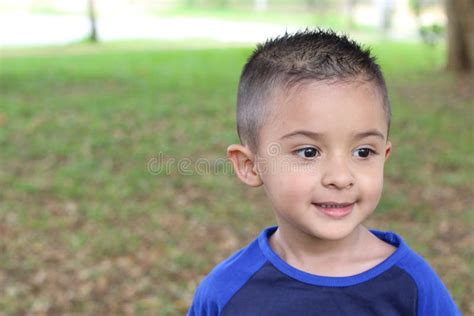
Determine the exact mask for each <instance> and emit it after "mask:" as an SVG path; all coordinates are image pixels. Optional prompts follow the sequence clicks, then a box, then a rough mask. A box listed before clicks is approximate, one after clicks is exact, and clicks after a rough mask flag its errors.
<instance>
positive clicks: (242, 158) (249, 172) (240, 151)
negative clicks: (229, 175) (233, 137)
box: [227, 144, 263, 187]
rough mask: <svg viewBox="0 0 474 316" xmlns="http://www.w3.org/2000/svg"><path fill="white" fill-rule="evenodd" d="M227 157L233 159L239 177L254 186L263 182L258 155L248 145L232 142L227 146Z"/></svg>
mask: <svg viewBox="0 0 474 316" xmlns="http://www.w3.org/2000/svg"><path fill="white" fill-rule="evenodd" d="M227 158H229V159H230V161H232V164H233V165H234V170H235V173H236V174H237V177H238V178H239V179H240V181H242V182H243V183H245V184H247V185H250V186H252V187H258V186H261V185H262V184H263V182H262V179H261V178H260V175H259V174H258V171H257V164H256V159H255V158H256V157H255V155H254V154H253V153H252V152H251V151H250V149H249V148H247V147H246V146H242V145H239V144H232V145H230V146H229V147H227Z"/></svg>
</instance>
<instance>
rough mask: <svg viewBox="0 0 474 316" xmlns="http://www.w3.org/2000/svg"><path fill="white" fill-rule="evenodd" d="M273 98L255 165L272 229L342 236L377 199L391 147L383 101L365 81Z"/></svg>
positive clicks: (323, 85) (316, 87) (307, 88)
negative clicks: (267, 202)
mask: <svg viewBox="0 0 474 316" xmlns="http://www.w3.org/2000/svg"><path fill="white" fill-rule="evenodd" d="M277 99H278V100H277V101H276V104H274V107H273V108H272V116H271V118H269V120H268V121H267V123H266V125H265V126H263V127H262V129H261V133H260V138H259V140H260V142H259V148H258V152H257V155H256V156H255V162H256V170H257V174H258V177H259V178H260V180H261V182H263V185H264V188H265V191H266V193H267V195H268V197H269V198H270V200H271V202H272V205H273V208H274V211H275V213H276V217H277V222H278V225H279V226H280V228H281V229H284V230H286V231H287V232H293V233H297V234H301V233H303V234H308V235H311V236H313V237H316V238H320V239H328V240H336V239H341V238H344V237H346V236H348V235H349V234H351V232H353V231H354V229H355V228H356V227H357V226H358V225H359V224H361V223H362V222H363V221H364V220H365V219H366V218H367V216H369V215H370V214H371V213H372V212H373V211H374V209H375V208H376V206H377V204H378V202H379V199H380V196H381V193H382V187H383V168H384V162H385V160H386V159H387V158H388V156H389V154H390V149H391V144H390V142H388V141H387V120H386V116H385V112H384V107H383V101H382V97H381V95H380V93H379V92H378V91H377V89H376V88H375V86H374V85H373V84H372V83H368V82H352V83H331V84H329V83H325V82H314V83H310V84H306V85H303V86H301V87H299V88H297V89H294V90H293V91H292V93H291V94H290V95H287V96H284V97H280V98H277Z"/></svg>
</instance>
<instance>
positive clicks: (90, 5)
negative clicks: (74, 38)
mask: <svg viewBox="0 0 474 316" xmlns="http://www.w3.org/2000/svg"><path fill="white" fill-rule="evenodd" d="M88 13H89V20H90V22H91V33H90V35H89V40H90V41H91V42H92V43H96V42H97V41H98V38H97V23H96V15H95V7H94V0H89V1H88Z"/></svg>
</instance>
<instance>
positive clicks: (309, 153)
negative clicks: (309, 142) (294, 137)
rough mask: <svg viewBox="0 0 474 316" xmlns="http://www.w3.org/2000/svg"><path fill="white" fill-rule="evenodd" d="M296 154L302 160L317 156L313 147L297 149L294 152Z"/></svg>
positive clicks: (317, 152)
mask: <svg viewBox="0 0 474 316" xmlns="http://www.w3.org/2000/svg"><path fill="white" fill-rule="evenodd" d="M296 154H297V155H298V156H300V157H302V158H307V159H309V158H314V157H316V156H319V151H318V150H317V149H316V148H313V147H305V148H301V149H298V150H297V151H296Z"/></svg>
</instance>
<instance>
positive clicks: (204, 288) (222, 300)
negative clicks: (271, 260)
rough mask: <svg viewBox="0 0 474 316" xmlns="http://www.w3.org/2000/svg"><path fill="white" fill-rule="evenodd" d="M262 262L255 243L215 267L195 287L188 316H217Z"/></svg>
mask: <svg viewBox="0 0 474 316" xmlns="http://www.w3.org/2000/svg"><path fill="white" fill-rule="evenodd" d="M265 262H266V259H265V257H264V256H263V254H262V253H261V251H260V248H259V245H258V239H256V240H254V241H252V242H251V243H250V244H249V245H247V246H246V247H244V248H242V249H240V250H239V251H237V252H235V253H234V254H232V255H231V256H230V257H228V258H227V259H225V260H224V261H222V262H221V263H220V264H218V265H217V266H216V267H215V268H214V269H213V270H212V271H211V272H210V273H209V274H208V275H207V276H206V277H205V278H204V280H203V281H202V282H201V283H200V284H199V286H198V288H197V289H196V293H195V295H194V300H193V304H192V306H191V308H190V310H189V314H188V315H202V314H203V311H204V312H205V314H206V315H218V314H220V313H221V312H222V310H223V308H224V306H225V305H226V303H227V302H228V301H229V300H230V299H231V298H232V296H233V295H234V294H235V293H236V292H237V291H238V290H239V289H240V288H241V287H242V286H243V285H244V284H245V283H246V282H247V281H248V280H249V279H250V278H251V277H252V275H253V274H254V273H255V272H257V271H258V270H259V269H260V268H261V267H262V265H264V264H265Z"/></svg>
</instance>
